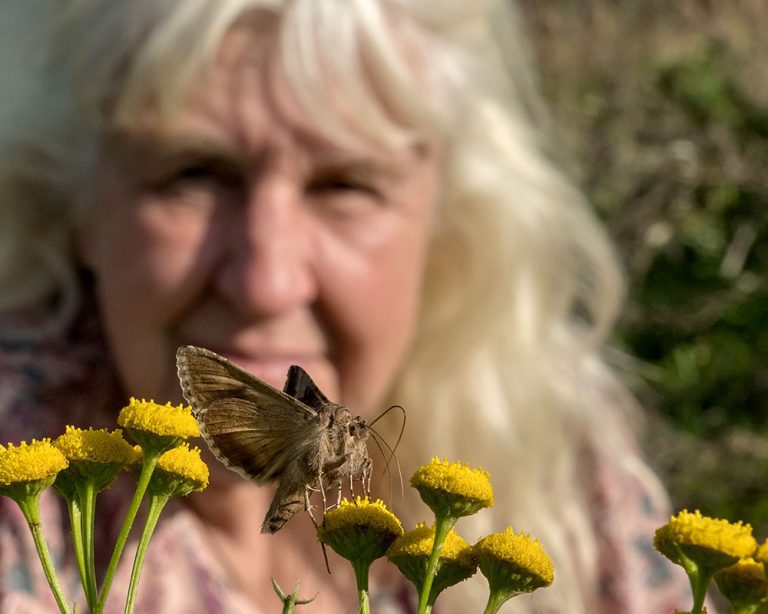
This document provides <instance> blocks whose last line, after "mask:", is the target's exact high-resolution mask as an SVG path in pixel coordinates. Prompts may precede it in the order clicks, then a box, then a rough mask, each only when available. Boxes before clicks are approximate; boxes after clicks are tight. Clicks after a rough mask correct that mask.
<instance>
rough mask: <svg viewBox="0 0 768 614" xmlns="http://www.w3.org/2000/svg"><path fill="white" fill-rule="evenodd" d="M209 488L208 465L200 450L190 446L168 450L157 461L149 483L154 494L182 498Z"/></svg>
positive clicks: (184, 444)
mask: <svg viewBox="0 0 768 614" xmlns="http://www.w3.org/2000/svg"><path fill="white" fill-rule="evenodd" d="M207 486H208V465H206V464H205V463H204V462H203V460H202V459H201V458H200V448H192V449H190V447H189V444H187V443H183V444H181V445H180V446H178V447H176V448H173V449H172V450H168V451H167V452H165V453H164V454H163V455H162V456H161V457H160V458H159V459H158V461H157V466H156V467H155V471H154V473H153V474H152V478H151V479H150V481H149V487H148V489H149V491H150V492H151V493H152V494H158V495H168V496H172V497H181V496H184V495H187V494H189V493H190V492H192V491H193V490H198V491H201V490H205V488H206V487H207Z"/></svg>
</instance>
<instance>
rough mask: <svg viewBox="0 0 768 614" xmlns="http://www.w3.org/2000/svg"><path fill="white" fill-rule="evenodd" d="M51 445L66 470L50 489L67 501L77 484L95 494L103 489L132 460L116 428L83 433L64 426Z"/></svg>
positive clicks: (134, 455) (130, 453)
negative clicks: (62, 458)
mask: <svg viewBox="0 0 768 614" xmlns="http://www.w3.org/2000/svg"><path fill="white" fill-rule="evenodd" d="M53 445H54V446H55V447H56V448H57V449H59V450H60V451H61V452H62V454H64V456H65V457H66V458H67V460H68V461H69V467H68V468H67V469H66V470H64V471H62V472H61V473H60V474H59V475H58V476H57V477H56V482H55V483H54V488H55V489H56V490H57V491H59V492H60V493H61V494H62V495H63V496H64V497H66V498H67V499H72V498H73V497H75V495H76V493H77V490H78V485H80V486H81V487H84V486H86V485H90V487H93V488H95V490H96V492H98V491H100V490H102V489H104V488H106V487H107V486H108V485H109V484H110V483H111V482H112V480H114V479H115V477H116V476H117V474H118V473H120V471H121V470H122V469H123V467H125V466H126V465H129V464H130V463H132V462H135V460H136V454H135V452H134V450H133V448H132V447H131V445H130V444H129V443H128V442H127V441H125V439H123V435H122V431H120V430H119V429H118V430H115V431H112V432H111V433H110V432H109V431H107V429H99V430H96V431H94V430H93V429H92V428H89V429H88V430H87V431H84V430H82V429H79V428H75V427H74V426H67V429H66V431H65V433H64V434H63V435H60V436H59V437H57V438H56V440H55V441H54V442H53Z"/></svg>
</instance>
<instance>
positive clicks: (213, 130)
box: [80, 30, 437, 414]
mask: <svg viewBox="0 0 768 614" xmlns="http://www.w3.org/2000/svg"><path fill="white" fill-rule="evenodd" d="M247 48H248V38H247V34H246V33H245V32H241V31H239V30H234V31H233V32H231V33H230V34H229V35H228V36H227V37H226V38H225V41H224V44H223V45H222V49H221V52H220V55H219V57H218V59H217V65H216V68H215V70H214V71H213V73H212V75H211V76H210V78H209V79H208V80H207V81H205V82H204V83H203V84H202V87H200V88H198V94H197V95H195V96H193V97H191V98H190V99H189V100H188V101H186V103H185V104H184V106H183V107H182V112H181V114H180V117H179V121H178V122H177V123H175V124H174V125H173V128H167V129H165V130H162V131H160V130H153V129H151V128H148V127H143V128H141V129H138V128H137V129H136V130H135V131H134V132H131V133H127V134H125V133H124V134H120V135H113V136H112V137H110V138H109V139H106V140H105V143H104V148H103V152H102V162H101V163H100V169H99V175H98V182H97V202H96V203H95V208H94V212H93V215H92V218H91V219H90V223H89V224H86V226H85V229H84V230H83V232H82V234H81V237H80V248H81V250H80V251H81V254H82V259H83V262H84V264H85V265H86V266H87V267H88V268H89V269H90V270H91V271H92V272H93V273H94V275H95V278H96V282H97V295H98V300H99V303H100V309H101V315H102V320H103V323H104V326H105V330H106V334H107V338H108V341H109V344H110V348H111V352H112V354H113V357H114V360H115V362H116V365H117V368H118V371H119V374H120V376H121V379H122V382H123V385H124V387H125V393H126V394H127V395H134V396H139V397H146V398H150V397H151V398H154V399H155V400H158V401H161V402H164V401H165V400H181V399H180V391H179V386H178V383H177V379H176V367H175V352H176V348H177V347H178V346H180V345H184V344H192V345H199V346H203V347H206V348H209V349H211V350H213V351H215V352H217V353H219V354H222V355H223V356H226V357H228V358H230V359H231V360H233V361H234V362H236V363H237V364H239V365H240V366H242V367H243V368H245V369H246V370H248V371H250V372H252V373H253V374H255V375H256V376H258V377H260V378H262V379H265V380H266V381H268V382H270V383H271V384H273V385H275V386H277V387H282V384H283V381H284V379H285V375H286V372H287V370H288V367H289V365H291V364H293V363H295V364H299V365H301V366H303V367H304V368H305V369H306V370H307V372H308V373H309V374H310V375H311V376H312V378H313V379H314V380H315V382H316V383H317V384H318V386H319V387H320V388H321V389H322V390H323V391H324V392H325V393H326V395H327V396H328V397H329V398H330V399H332V400H337V401H340V402H342V403H344V404H345V405H348V406H349V407H350V408H351V409H352V410H353V411H354V412H360V413H363V414H366V413H368V414H370V413H371V412H373V411H375V410H376V406H377V404H378V403H380V402H381V400H382V397H383V395H384V394H385V393H386V391H387V388H388V386H389V385H390V383H391V381H392V379H393V377H394V375H395V373H396V371H397V369H398V367H399V366H400V364H401V362H402V360H403V357H404V354H405V353H406V351H407V349H408V346H409V343H410V341H411V339H412V336H413V333H414V326H415V321H416V318H417V314H418V311H419V303H420V297H421V290H422V280H423V274H424V268H425V261H426V257H427V249H428V243H429V240H430V235H431V231H432V227H433V221H434V216H435V197H436V179H437V173H436V162H435V159H434V154H433V151H432V149H431V148H430V147H426V146H424V147H414V148H411V149H407V150H401V151H398V152H391V151H390V152H382V151H374V150H371V151H366V152H360V151H351V150H349V149H344V148H341V147H339V146H334V145H333V144H332V143H330V142H329V141H328V140H326V139H322V138H320V137H319V135H318V134H317V133H314V134H313V132H312V130H311V129H310V128H309V123H308V121H306V118H304V119H305V121H303V122H302V117H301V113H300V112H299V111H298V107H296V106H295V105H294V107H293V108H289V107H290V105H288V106H286V104H282V103H281V105H276V104H275V103H274V100H275V98H278V97H279V98H281V99H282V100H283V102H285V100H289V97H288V96H287V95H280V94H279V93H278V95H276V94H275V92H274V91H272V90H270V91H269V92H267V93H266V94H265V91H266V90H267V89H268V88H265V87H264V79H263V78H262V76H263V68H261V69H260V68H259V67H258V66H257V65H256V64H255V63H253V62H249V61H248V59H247ZM278 107H279V108H278Z"/></svg>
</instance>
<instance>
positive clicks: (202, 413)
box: [176, 345, 321, 483]
mask: <svg viewBox="0 0 768 614" xmlns="http://www.w3.org/2000/svg"><path fill="white" fill-rule="evenodd" d="M176 365H177V368H178V375H179V381H180V383H181V389H182V393H183V394H184V398H185V399H186V400H187V402H188V403H189V404H190V405H191V406H192V411H193V414H194V416H195V418H196V419H197V422H198V424H199V426H200V431H201V433H202V435H203V437H204V438H205V440H206V442H207V443H208V445H209V447H210V448H211V450H212V452H213V453H214V454H215V455H216V457H217V458H218V459H219V460H220V461H221V462H222V463H224V465H226V466H227V467H229V468H230V469H232V470H233V471H235V472H236V473H238V474H240V475H241V476H243V477H245V478H248V479H251V480H254V481H256V482H259V483H262V482H268V481H271V480H275V479H278V478H279V477H280V475H281V474H282V473H283V471H284V470H285V468H286V467H287V466H288V465H289V464H290V463H291V462H293V461H294V460H295V459H297V458H300V457H301V456H302V455H304V454H305V453H306V452H307V451H308V450H309V449H310V448H311V447H312V445H313V444H314V443H316V442H317V441H318V439H319V434H320V429H321V426H320V423H319V419H318V413H317V412H316V411H315V410H313V409H312V408H310V407H307V405H305V404H304V403H302V402H301V401H299V400H298V399H296V398H294V397H292V396H290V395H288V394H286V393H284V392H282V391H281V390H278V389H277V388H274V387H273V386H270V385H269V384H267V383H266V382H264V381H262V380H260V379H258V378H256V377H254V376H253V375H251V374H250V373H248V372H247V371H245V370H243V369H241V368H240V367H238V366H237V365H235V364H233V363H232V362H230V361H229V360H227V359H226V358H224V357H223V356H219V355H218V354H216V353H215V352H211V351H210V350H206V349H205V348H200V347H195V346H191V345H186V346H182V347H180V348H179V349H178V351H177V352H176ZM310 381H311V380H310Z"/></svg>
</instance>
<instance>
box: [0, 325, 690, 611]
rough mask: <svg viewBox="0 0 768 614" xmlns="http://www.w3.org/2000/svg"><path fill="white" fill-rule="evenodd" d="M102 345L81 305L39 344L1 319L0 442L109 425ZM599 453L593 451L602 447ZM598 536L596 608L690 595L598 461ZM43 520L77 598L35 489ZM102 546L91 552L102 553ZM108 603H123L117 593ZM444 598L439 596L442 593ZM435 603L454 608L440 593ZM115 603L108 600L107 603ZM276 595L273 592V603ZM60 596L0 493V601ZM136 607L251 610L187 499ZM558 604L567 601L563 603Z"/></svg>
mask: <svg viewBox="0 0 768 614" xmlns="http://www.w3.org/2000/svg"><path fill="white" fill-rule="evenodd" d="M107 356H108V354H107V352H106V351H105V349H104V348H103V346H102V342H101V335H100V331H99V329H98V325H97V323H96V318H94V317H85V316H83V317H81V318H79V319H78V320H77V321H76V322H75V323H74V324H73V325H72V326H70V327H68V328H67V329H66V330H65V331H63V332H61V333H60V334H58V335H57V336H56V337H55V338H52V339H51V338H49V339H47V340H46V342H45V344H41V343H40V342H37V341H34V340H31V339H24V337H23V336H21V335H19V322H18V321H17V322H13V321H11V320H10V319H9V318H2V319H0V443H3V444H5V443H7V442H18V441H21V440H27V441H29V440H30V439H32V438H40V437H42V436H53V437H55V436H57V435H58V434H60V433H62V432H63V431H64V426H65V425H66V424H75V425H78V426H93V427H95V428H98V427H104V426H106V427H109V428H114V409H115V408H119V407H121V406H122V405H124V404H125V399H124V398H122V395H121V393H120V391H119V387H118V384H117V382H116V380H115V376H114V372H113V369H112V368H111V365H110V363H109V360H108V358H107ZM598 460H599V459H598ZM128 486H129V485H128V484H127V482H123V483H122V485H121V483H120V482H119V481H118V483H117V484H116V485H115V486H113V487H112V488H110V489H109V490H107V491H105V492H104V493H102V494H101V495H100V496H99V506H98V513H99V514H100V518H99V520H98V521H97V530H98V531H99V532H100V533H103V534H104V535H103V536H100V535H97V536H96V544H97V546H98V544H105V543H106V544H113V543H114V535H115V534H116V532H117V529H118V527H117V526H115V525H116V523H117V522H118V521H117V520H115V519H121V518H122V517H123V511H124V509H125V507H126V505H127V500H128V497H129V496H130V492H129V488H128ZM595 493H596V494H595V496H596V502H595V503H596V508H597V509H599V510H600V513H599V517H598V522H599V529H600V532H601V534H602V535H603V536H604V540H603V542H602V543H601V544H600V546H601V570H600V571H601V581H602V587H603V600H602V608H601V610H600V614H666V613H669V614H671V613H672V612H673V611H674V610H675V608H680V609H685V608H687V607H690V603H691V600H690V596H689V590H688V588H687V580H686V578H685V576H684V575H683V574H682V571H680V570H679V569H678V568H675V567H673V566H672V565H670V564H668V563H667V562H666V561H665V560H664V559H663V558H662V557H661V556H660V555H658V554H657V553H656V552H655V551H654V549H653V546H652V535H653V531H654V530H655V528H656V527H658V526H659V525H661V524H663V523H664V522H665V521H666V518H665V517H664V515H663V514H661V513H660V512H659V510H654V509H653V508H652V506H651V505H650V499H649V497H648V496H647V494H646V493H644V492H643V491H642V489H641V488H640V487H639V486H638V485H637V484H626V478H625V477H624V476H623V475H622V474H620V473H619V472H618V471H615V470H614V468H612V467H611V466H609V465H605V463H603V464H602V465H601V466H599V468H598V471H597V475H596V482H595ZM41 510H42V523H43V527H44V530H45V532H46V537H47V541H48V544H49V547H50V549H51V552H52V556H53V558H54V561H55V565H56V568H57V570H59V577H60V580H61V583H62V587H63V589H64V592H65V594H66V595H67V597H68V598H69V599H70V600H76V601H78V603H79V604H80V608H79V609H80V611H83V610H84V605H83V604H84V603H85V601H84V598H83V596H82V593H81V592H78V591H81V589H80V588H79V586H80V584H79V583H80V580H79V576H78V574H77V570H76V565H75V561H74V556H73V554H72V547H71V544H70V543H68V542H67V535H68V531H67V530H66V526H67V524H68V518H67V517H66V510H65V509H64V508H63V506H62V500H61V498H60V497H58V496H57V495H55V494H54V493H53V492H52V491H50V490H49V491H46V492H45V493H43V497H42V500H41ZM134 548H135V542H129V545H128V547H127V549H126V553H125V554H124V556H123V562H124V564H123V566H122V567H121V568H120V569H119V571H118V573H117V576H116V578H115V581H114V583H113V588H112V591H111V594H112V595H115V596H117V595H124V594H125V592H126V590H127V585H128V579H129V576H130V566H131V561H132V558H133V557H132V556H131V554H132V553H131V550H132V549H134ZM108 555H109V552H107V553H97V554H96V557H97V560H105V559H106V558H107V557H108ZM371 598H372V611H373V612H376V613H377V614H379V613H380V614H390V613H392V614H394V613H397V612H400V613H405V612H409V611H413V610H412V606H411V605H410V603H409V601H408V596H407V595H383V594H380V595H372V596H371ZM111 601H112V602H113V604H114V605H112V606H108V608H107V612H108V613H109V614H112V613H113V612H115V613H116V612H122V605H121V604H120V601H121V599H119V598H117V599H112V600H111ZM438 605H440V604H438ZM442 606H443V609H442V610H441V611H446V612H450V611H451V610H450V604H449V603H443V604H442ZM110 607H111V608H113V609H110ZM278 607H279V601H278V600H277V597H275V608H272V610H271V611H277V610H278ZM56 611H57V608H56V604H55V602H54V600H53V597H52V595H51V592H50V590H49V588H48V585H47V583H46V581H45V578H44V576H43V573H42V569H41V567H40V565H39V562H38V559H37V554H36V552H35V548H34V545H33V542H32V540H31V536H30V533H29V529H28V528H27V526H26V522H25V521H24V519H23V517H22V515H21V512H20V511H19V509H18V507H17V506H16V504H15V503H14V502H13V501H11V500H10V499H7V498H5V497H0V612H2V613H3V614H16V613H19V614H44V613H45V614H49V613H51V612H56ZM136 612H137V613H140V614H147V613H151V614H171V613H173V614H257V613H258V612H259V610H257V609H256V608H255V607H254V606H253V605H252V604H251V603H249V601H248V599H247V598H246V597H245V596H244V595H243V594H242V593H240V592H239V591H238V589H237V588H236V587H235V586H234V585H233V584H232V583H231V582H230V581H229V579H228V578H227V574H226V572H225V571H224V569H223V568H222V566H221V565H220V564H219V563H218V561H217V558H216V556H215V554H214V553H213V552H211V550H210V547H209V546H208V543H207V541H206V540H205V539H204V538H203V527H202V526H201V522H200V520H199V519H198V518H197V517H196V516H195V515H194V514H193V513H192V512H190V511H189V510H188V509H186V508H185V507H184V506H180V505H179V506H176V507H175V508H170V507H169V509H168V510H167V511H166V512H164V513H163V515H162V516H161V520H160V523H159V525H158V528H157V530H156V533H155V536H154V537H153V539H152V542H151V545H150V548H149V552H148V554H147V558H146V562H145V565H144V570H143V573H142V579H141V590H140V591H139V594H138V600H137V604H136ZM563 614H565V613H563Z"/></svg>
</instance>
